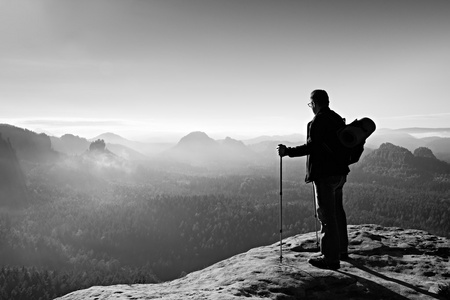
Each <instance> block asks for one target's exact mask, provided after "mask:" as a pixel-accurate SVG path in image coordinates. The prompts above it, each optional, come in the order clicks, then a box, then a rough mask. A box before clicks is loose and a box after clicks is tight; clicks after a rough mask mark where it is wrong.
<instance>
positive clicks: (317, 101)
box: [309, 90, 330, 114]
mask: <svg viewBox="0 0 450 300" xmlns="http://www.w3.org/2000/svg"><path fill="white" fill-rule="evenodd" d="M329 104H330V100H329V98H328V94H327V92H325V91H324V90H314V91H312V93H311V104H310V105H309V106H310V107H311V108H312V110H313V112H314V114H317V113H318V112H319V110H320V109H321V108H322V107H328V105H329Z"/></svg>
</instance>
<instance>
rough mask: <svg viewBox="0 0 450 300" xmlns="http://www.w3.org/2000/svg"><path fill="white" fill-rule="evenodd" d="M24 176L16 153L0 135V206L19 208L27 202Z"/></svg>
mask: <svg viewBox="0 0 450 300" xmlns="http://www.w3.org/2000/svg"><path fill="white" fill-rule="evenodd" d="M27 198H28V195H27V187H26V181H25V175H24V174H23V172H22V169H21V167H20V164H19V161H18V159H17V156H16V153H15V151H14V149H13V147H12V145H11V143H10V142H9V140H4V139H3V138H2V134H1V133H0V206H2V207H5V206H6V207H19V206H21V205H22V204H24V203H26V202H27Z"/></svg>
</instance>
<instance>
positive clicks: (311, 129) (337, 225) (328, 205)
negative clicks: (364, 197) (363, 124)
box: [278, 90, 350, 269]
mask: <svg viewBox="0 0 450 300" xmlns="http://www.w3.org/2000/svg"><path fill="white" fill-rule="evenodd" d="M329 103H330V101H329V98H328V94H327V92H326V91H324V90H314V91H313V92H312V93H311V102H310V103H308V106H309V107H311V109H312V111H313V113H314V115H315V116H314V118H313V119H312V121H311V122H309V123H308V135H307V141H306V144H304V145H301V146H297V147H286V146H285V145H279V147H278V154H279V155H280V156H281V157H283V156H286V155H287V156H289V157H298V156H305V155H306V156H307V160H306V178H305V181H306V182H307V183H309V182H312V183H313V185H314V190H315V201H316V203H317V216H318V218H319V220H320V223H321V225H322V230H321V232H322V238H321V240H320V251H321V252H322V256H319V257H314V258H311V259H309V261H308V262H309V263H310V264H311V265H313V266H316V267H319V268H324V269H339V267H340V264H339V260H340V259H341V260H345V259H347V258H348V252H347V251H348V250H347V247H348V234H347V219H346V215H345V211H344V207H343V205H342V188H343V186H344V184H345V182H346V179H347V174H348V173H349V172H350V169H349V168H348V166H347V165H346V164H342V163H340V162H339V161H337V160H336V158H335V157H334V155H333V152H332V150H331V149H335V148H336V147H337V143H339V141H338V137H337V134H336V132H337V130H338V129H339V128H341V127H342V126H344V125H345V122H344V120H343V119H342V118H341V116H339V115H338V114H337V113H336V112H334V111H333V110H331V109H330V108H329Z"/></svg>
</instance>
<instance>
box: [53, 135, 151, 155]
mask: <svg viewBox="0 0 450 300" xmlns="http://www.w3.org/2000/svg"><path fill="white" fill-rule="evenodd" d="M102 136H103V137H104V136H106V137H108V136H109V137H110V138H111V139H110V140H111V141H112V140H114V141H116V142H117V141H121V140H125V139H123V138H121V137H120V136H118V135H114V134H108V135H106V134H105V135H100V136H98V138H95V139H91V140H87V139H86V138H82V137H79V136H75V135H72V134H65V135H63V136H61V137H60V138H57V137H50V139H51V142H52V146H53V148H54V149H55V150H57V151H59V152H62V153H66V154H70V155H80V154H82V153H84V152H85V151H86V150H88V149H89V145H90V144H91V141H94V140H99V139H102V138H101V137H102ZM112 137H114V139H113V138H112ZM117 137H118V138H117ZM102 140H103V139H102ZM105 142H107V145H106V147H107V149H109V150H110V151H111V152H113V153H114V154H116V155H118V156H120V157H122V158H125V159H129V160H146V159H148V158H147V157H146V156H145V155H143V154H141V153H139V152H138V151H136V150H134V149H131V148H130V147H127V146H125V145H122V144H115V143H113V142H110V141H107V140H105Z"/></svg>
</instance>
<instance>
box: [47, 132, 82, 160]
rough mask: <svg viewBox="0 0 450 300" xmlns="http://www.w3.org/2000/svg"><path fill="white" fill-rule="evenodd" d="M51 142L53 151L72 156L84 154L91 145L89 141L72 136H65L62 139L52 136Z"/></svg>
mask: <svg viewBox="0 0 450 300" xmlns="http://www.w3.org/2000/svg"><path fill="white" fill-rule="evenodd" d="M50 140H51V142H52V147H53V149H55V150H56V151H59V152H63V153H66V154H71V155H73V154H81V153H83V152H84V151H86V150H87V149H89V144H90V142H89V141H88V140H87V139H85V138H82V137H79V136H76V135H72V134H65V135H63V136H61V137H60V138H57V137H54V136H51V137H50Z"/></svg>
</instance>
